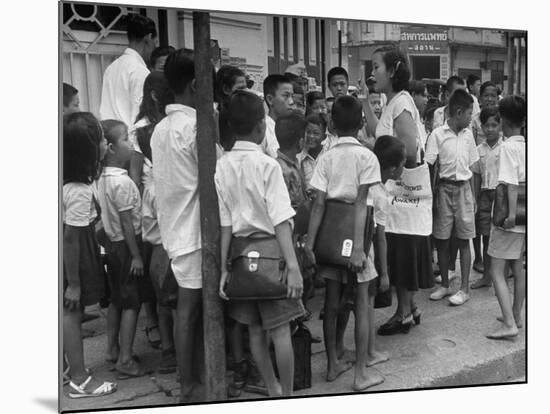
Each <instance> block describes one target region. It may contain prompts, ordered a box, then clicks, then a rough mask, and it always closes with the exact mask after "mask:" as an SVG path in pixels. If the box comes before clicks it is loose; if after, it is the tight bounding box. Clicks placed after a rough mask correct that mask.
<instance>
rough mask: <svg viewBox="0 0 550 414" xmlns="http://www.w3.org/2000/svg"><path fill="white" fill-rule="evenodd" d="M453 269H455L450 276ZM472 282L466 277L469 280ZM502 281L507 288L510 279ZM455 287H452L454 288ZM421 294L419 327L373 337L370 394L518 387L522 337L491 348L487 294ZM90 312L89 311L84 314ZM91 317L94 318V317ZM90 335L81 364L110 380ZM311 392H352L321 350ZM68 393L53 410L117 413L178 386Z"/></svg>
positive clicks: (146, 351) (316, 323)
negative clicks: (453, 300)
mask: <svg viewBox="0 0 550 414" xmlns="http://www.w3.org/2000/svg"><path fill="white" fill-rule="evenodd" d="M457 270H458V269H457ZM479 277H480V275H479V274H478V273H476V272H474V271H472V276H471V279H472V280H475V279H477V278H479ZM510 282H512V281H511V280H510ZM458 285H459V280H458V279H455V280H453V283H452V286H453V287H454V288H456V289H458ZM323 294H324V290H322V289H318V290H317V291H316V297H315V298H314V299H313V300H312V301H310V303H309V307H310V309H311V310H312V311H313V317H312V319H311V321H310V322H308V323H307V325H308V326H309V328H310V330H311V332H312V334H314V335H318V336H321V337H322V321H321V320H319V319H318V315H319V310H320V308H321V306H322V302H323V299H322V296H323ZM428 296H429V291H421V292H419V293H418V294H417V295H416V302H417V304H418V307H419V309H420V311H421V312H422V318H421V324H420V325H418V326H414V327H413V328H412V329H411V331H410V332H409V333H408V334H406V335H403V334H398V335H394V336H389V337H382V336H378V335H377V336H376V343H377V348H378V349H379V350H383V351H387V352H389V354H390V360H389V361H388V362H386V363H383V364H379V365H377V366H375V367H373V368H372V369H376V370H378V371H379V372H380V373H381V374H382V375H383V376H384V377H385V382H384V383H383V384H380V385H378V386H376V387H373V388H370V389H369V392H370V391H382V390H403V389H418V388H437V387H448V386H455V385H475V384H494V383H502V382H515V381H517V382H522V381H525V368H526V359H525V331H524V329H522V330H521V331H520V335H519V336H518V337H516V338H514V339H512V340H503V341H494V340H489V339H487V338H486V337H485V334H486V333H488V332H490V331H492V330H493V329H495V328H496V327H497V326H498V324H499V323H498V322H497V321H496V317H497V316H498V315H499V314H500V310H499V306H498V303H497V300H496V297H495V296H494V293H493V288H484V289H480V290H475V291H471V299H470V301H469V302H467V303H466V304H465V305H463V306H460V307H452V306H450V305H449V303H448V301H447V300H446V299H445V300H442V301H439V302H433V301H430V300H429V299H428ZM395 303H396V302H395V297H394V306H393V307H392V308H385V309H377V310H376V311H375V314H376V326H379V325H380V324H382V323H384V322H385V321H386V320H387V319H388V318H389V317H390V316H391V315H392V314H393V312H394V310H395ZM92 312H93V311H92ZM95 312H98V311H97V310H96V311H95ZM353 325H354V320H353V316H351V317H350V321H349V324H348V328H347V331H346V336H345V343H346V346H347V347H348V348H350V349H353V348H354V340H353ZM85 326H86V328H89V329H94V330H95V331H96V336H94V337H92V338H87V339H85V340H84V346H85V356H86V365H87V366H88V367H90V368H91V369H92V370H93V372H94V373H97V375H98V377H99V378H102V379H106V380H115V377H116V373H114V372H109V371H108V369H107V365H106V363H105V358H104V352H105V348H106V337H105V333H104V332H105V319H104V318H103V317H101V318H99V319H96V320H94V321H92V322H89V323H87V324H86V325H85ZM143 326H144V321H143V320H140V324H139V328H138V334H137V336H136V344H135V350H136V352H137V354H138V355H139V356H140V358H141V359H142V361H143V364H144V366H145V367H147V368H149V369H151V370H153V369H154V368H155V367H156V366H157V365H158V362H159V360H160V352H159V351H156V350H154V349H152V348H151V347H150V346H149V344H148V342H147V340H146V338H145V334H144V333H143V331H142V328H143ZM312 353H313V356H312V361H311V364H312V387H311V388H310V389H306V390H301V391H297V392H296V393H295V394H296V395H327V394H339V393H349V392H352V383H353V369H352V370H350V371H348V372H346V373H344V374H343V375H341V376H340V377H339V378H338V379H337V380H336V381H334V382H331V383H327V382H326V381H325V375H326V356H325V352H324V344H323V343H320V344H313V346H312ZM67 392H68V387H64V395H63V397H62V399H61V401H60V406H61V408H62V409H64V410H79V409H97V408H122V407H130V406H158V405H165V404H175V403H177V402H178V394H179V385H178V384H177V382H176V375H175V374H170V375H155V374H151V375H148V376H144V377H141V378H136V379H129V380H124V381H118V391H117V392H116V393H114V394H112V395H109V396H106V397H102V398H88V399H81V400H73V399H70V398H68V397H67ZM255 398H265V397H264V396H262V395H257V394H249V393H242V395H241V397H239V398H238V399H255Z"/></svg>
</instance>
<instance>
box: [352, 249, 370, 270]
mask: <svg viewBox="0 0 550 414" xmlns="http://www.w3.org/2000/svg"><path fill="white" fill-rule="evenodd" d="M348 266H349V268H350V270H351V271H352V272H355V273H359V272H362V271H363V270H364V269H365V267H367V255H366V254H365V252H364V250H358V249H355V248H354V249H353V251H352V252H351V257H350V259H349V264H348Z"/></svg>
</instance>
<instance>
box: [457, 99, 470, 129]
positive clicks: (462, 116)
mask: <svg viewBox="0 0 550 414" xmlns="http://www.w3.org/2000/svg"><path fill="white" fill-rule="evenodd" d="M473 110H474V107H473V105H470V106H469V107H468V108H467V109H462V108H460V109H459V110H458V111H457V113H456V119H457V126H458V128H460V129H464V128H466V127H468V126H469V125H470V122H472V111H473Z"/></svg>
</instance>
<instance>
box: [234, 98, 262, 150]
mask: <svg viewBox="0 0 550 414" xmlns="http://www.w3.org/2000/svg"><path fill="white" fill-rule="evenodd" d="M264 118H265V110H264V104H263V102H262V100H261V98H260V97H259V96H258V95H256V94H255V93H252V92H248V91H245V90H237V91H235V92H233V94H232V95H231V97H230V98H229V104H228V106H227V119H228V123H229V126H230V128H231V131H233V133H234V134H235V135H236V138H237V139H238V137H241V136H247V135H250V134H251V133H252V131H253V130H254V128H256V126H257V125H258V124H259V123H260V122H261V121H262V119H264Z"/></svg>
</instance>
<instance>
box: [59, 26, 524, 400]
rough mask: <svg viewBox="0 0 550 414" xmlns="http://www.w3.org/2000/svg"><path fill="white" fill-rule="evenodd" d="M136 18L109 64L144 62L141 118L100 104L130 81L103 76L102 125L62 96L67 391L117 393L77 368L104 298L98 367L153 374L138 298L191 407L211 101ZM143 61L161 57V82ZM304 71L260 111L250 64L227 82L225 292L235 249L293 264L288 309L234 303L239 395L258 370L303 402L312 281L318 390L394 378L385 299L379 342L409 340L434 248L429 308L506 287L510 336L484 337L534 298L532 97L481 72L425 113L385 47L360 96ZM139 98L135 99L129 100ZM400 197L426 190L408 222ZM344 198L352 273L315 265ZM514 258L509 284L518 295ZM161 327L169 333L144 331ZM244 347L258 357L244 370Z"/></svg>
mask: <svg viewBox="0 0 550 414" xmlns="http://www.w3.org/2000/svg"><path fill="white" fill-rule="evenodd" d="M136 19H137V21H133V23H132V24H133V25H134V26H136V27H137V29H136V28H135V27H134V29H133V30H134V32H133V34H132V35H131V36H130V35H129V40H130V43H131V45H133V46H134V48H135V50H131V51H130V52H126V53H125V54H124V55H123V57H122V58H121V60H117V61H115V63H114V64H113V65H112V67H109V68H108V69H107V71H109V72H114V71H119V72H120V71H122V70H123V68H122V65H124V62H125V61H128V62H129V63H127V64H129V65H133V66H134V67H139V70H137V73H141V75H140V76H142V79H141V83H140V85H141V86H140V87H141V88H142V91H141V94H140V95H141V98H140V99H139V101H140V105H139V107H137V108H136V107H134V106H128V105H127V106H126V107H125V109H126V111H125V112H120V113H119V115H120V116H115V115H116V113H118V112H116V111H114V110H111V111H109V110H108V107H115V106H116V105H115V103H114V102H118V101H121V99H122V98H121V97H120V96H117V95H116V91H117V89H120V88H121V85H120V84H115V85H111V86H112V90H111V91H107V89H109V85H104V93H106V96H107V99H108V100H110V101H112V102H111V103H108V102H107V103H105V104H104V105H102V110H101V113H102V120H101V122H100V121H98V120H97V119H96V118H95V117H94V116H93V115H92V114H91V113H87V112H80V111H79V102H78V91H77V90H76V89H75V88H73V87H72V86H70V85H67V84H64V85H63V112H64V118H63V223H64V232H63V252H64V255H63V256H64V261H63V264H64V267H63V269H64V272H63V281H64V285H63V286H64V292H63V331H64V335H63V352H64V356H65V358H64V361H65V364H64V366H65V368H66V370H65V374H66V380H67V382H68V384H69V396H70V397H72V398H83V397H98V396H103V395H106V394H109V393H112V392H114V391H116V389H117V384H115V383H112V382H107V381H101V380H99V379H98V378H96V377H95V375H92V374H91V373H90V372H89V370H87V369H86V367H85V366H84V356H83V355H84V347H83V341H82V331H81V329H82V328H81V323H82V313H83V310H84V307H85V306H88V305H92V304H95V303H98V302H99V301H100V300H101V299H106V300H107V301H108V311H107V327H106V331H107V344H106V360H107V362H108V363H110V364H112V367H113V369H114V370H116V371H117V373H118V379H119V380H123V379H126V378H132V377H139V376H142V375H144V374H145V369H144V367H143V365H142V363H141V362H140V358H139V356H137V355H135V354H134V351H133V344H134V339H135V336H136V327H137V322H138V315H139V311H140V309H141V307H142V306H144V307H145V310H146V313H147V320H148V328H147V334H148V337H149V340H150V342H151V344H152V345H156V347H158V348H160V349H161V362H160V365H159V367H157V370H158V372H160V373H174V372H175V371H176V370H177V371H178V375H179V381H180V384H181V387H180V391H181V394H180V399H181V401H183V402H185V401H190V400H192V399H193V398H194V397H195V396H194V394H195V391H196V388H197V385H198V383H199V382H201V378H200V377H201V374H200V364H201V356H202V353H203V349H202V347H203V344H202V336H201V335H202V334H201V329H202V328H201V309H202V296H201V288H202V277H203V275H202V253H201V232H200V202H199V196H198V188H199V180H198V156H197V140H196V129H197V113H196V110H195V101H196V97H197V94H199V93H201V92H200V91H198V90H197V89H196V85H195V66H194V61H193V57H192V54H190V53H189V51H187V50H173V49H171V48H165V49H157V50H154V51H153V45H154V44H155V42H154V39H155V37H156V32H155V31H154V26H153V27H151V24H150V22H147V21H144V22H143V21H140V20H139V19H140V18H136ZM140 22H141V23H140ZM140 24H141V26H140ZM138 55H139V56H138ZM144 56H145V57H147V59H145V58H144ZM140 59H142V60H148V61H150V69H151V71H149V69H147V68H144V67H142V65H141V63H140ZM296 70H297V69H296V68H294V67H291V68H289V70H288V74H285V75H280V74H271V75H269V76H267V77H266V79H265V80H264V83H263V98H264V99H263V100H262V99H261V97H260V96H259V94H258V93H256V92H252V91H250V90H248V89H247V81H246V76H245V73H244V72H242V71H241V70H240V69H238V68H235V67H230V66H224V67H222V68H220V69H219V70H218V71H217V74H216V77H215V88H214V89H215V91H216V93H215V95H216V96H215V101H216V103H217V104H216V110H215V114H216V128H217V132H218V134H217V135H218V136H217V146H216V152H217V158H218V161H217V166H216V173H215V177H214V181H215V186H216V191H217V196H218V204H219V215H220V225H221V257H220V260H219V263H220V265H221V268H220V271H221V280H220V287H219V295H220V297H221V298H222V299H225V300H227V299H228V296H227V295H226V290H225V289H226V284H227V282H228V280H229V279H230V274H231V267H230V266H229V265H230V263H231V260H232V259H233V255H234V249H235V246H236V245H243V246H245V245H248V244H254V243H258V242H259V240H261V241H262V243H268V244H269V243H271V244H270V245H271V246H275V247H274V248H275V249H276V250H278V251H279V252H280V255H281V258H283V259H284V263H285V267H284V277H283V280H284V283H285V285H286V290H287V293H286V298H279V299H265V300H262V299H258V300H243V301H236V300H228V301H227V303H226V306H225V313H226V316H227V317H226V326H227V334H228V335H227V337H228V344H229V346H228V358H229V359H231V360H232V362H233V363H232V364H231V365H230V367H231V368H232V370H233V371H234V384H233V385H235V386H236V387H237V388H239V387H242V386H243V385H244V384H245V383H246V382H247V381H249V380H251V379H250V378H251V366H252V365H253V366H254V368H255V369H256V370H257V371H258V372H259V377H260V380H259V381H258V383H259V384H263V386H264V387H265V389H266V392H267V393H268V395H270V396H289V395H291V394H292V391H293V389H294V384H293V380H294V362H295V361H294V353H293V345H292V331H291V324H293V323H295V322H296V321H297V320H298V321H301V322H303V321H307V320H308V319H309V318H310V317H311V311H310V310H309V309H308V308H307V301H308V299H309V298H310V297H311V295H312V293H313V286H314V285H315V284H317V283H319V282H320V281H323V284H321V285H324V286H325V297H324V307H323V315H322V317H323V339H322V340H323V342H324V344H325V348H326V356H327V370H326V380H327V381H335V380H336V379H337V378H338V377H339V376H340V375H341V374H342V373H344V372H346V371H347V370H349V369H351V368H352V367H353V366H355V374H354V382H353V384H352V386H353V389H354V390H356V391H362V390H365V389H367V388H369V387H372V386H375V385H377V384H380V383H381V382H383V381H384V378H383V377H382V376H381V375H380V374H379V373H378V372H377V371H375V370H371V369H370V367H371V366H372V365H375V364H378V363H383V362H385V361H387V360H388V359H389V358H390V355H388V353H387V352H381V351H379V350H377V349H376V346H375V336H376V329H375V326H374V298H375V296H376V295H377V293H380V292H387V291H388V290H389V289H390V285H392V286H394V287H395V288H396V291H397V302H398V305H397V309H396V312H395V315H394V316H392V318H390V320H388V321H387V322H386V323H385V324H383V325H382V326H380V327H379V329H378V334H380V335H391V334H394V333H399V332H401V333H406V332H409V330H410V329H411V327H412V326H414V325H415V324H419V323H420V311H419V310H418V307H417V306H416V304H415V302H414V292H415V291H417V290H418V289H426V288H431V287H433V286H434V283H435V281H434V273H433V270H432V248H431V241H434V242H435V247H436V250H437V261H438V265H439V269H440V273H441V280H440V282H441V286H440V287H438V288H436V289H435V290H434V291H433V292H431V294H430V299H432V300H441V299H443V298H444V297H446V296H450V297H449V301H450V303H451V304H453V305H455V306H459V305H463V304H464V303H465V302H466V301H468V300H469V299H470V298H471V296H470V289H479V288H484V287H489V286H491V285H494V289H495V293H496V296H497V298H498V302H499V304H500V307H501V310H502V318H499V320H500V321H501V322H502V325H501V327H500V328H499V329H497V330H496V331H495V332H491V333H489V334H488V335H487V337H489V338H493V339H502V338H510V337H514V336H516V335H517V334H518V330H519V329H520V328H521V327H522V317H521V312H522V306H523V302H524V298H525V275H524V268H523V266H524V264H523V255H524V251H525V226H524V225H523V224H522V225H519V224H517V223H518V221H520V220H519V216H520V215H521V214H522V213H521V212H520V210H521V207H520V202H519V201H518V200H519V198H518V193H520V192H521V190H522V187H523V186H524V185H525V137H524V134H523V133H522V131H524V128H525V122H526V106H525V101H524V99H523V98H521V97H519V96H508V97H505V98H503V99H502V100H501V101H498V98H497V96H496V86H495V85H494V84H493V83H491V82H485V83H483V84H481V85H479V83H480V82H479V79H474V78H470V79H468V82H467V86H468V87H469V88H470V90H466V82H464V80H463V79H461V78H459V77H458V76H452V77H451V78H449V80H448V81H447V98H446V101H447V102H446V105H444V106H443V105H441V106H439V107H437V106H433V105H431V106H430V105H429V104H428V105H427V91H426V87H425V85H424V84H423V83H422V82H419V81H411V80H410V70H409V67H408V60H407V57H406V55H404V54H403V52H401V51H400V50H398V49H397V48H395V47H385V48H380V49H377V50H376V52H375V53H374V55H373V72H372V77H371V78H370V79H369V80H368V81H366V82H364V81H363V82H362V84H361V85H359V86H360V90H361V94H360V96H359V97H355V96H352V95H350V94H349V93H348V87H349V82H350V80H349V77H348V73H347V71H346V70H345V69H344V68H341V67H336V68H332V69H331V70H330V71H329V72H328V74H327V82H328V87H329V90H330V92H331V93H332V97H328V98H327V97H325V95H324V94H323V93H321V92H318V91H312V92H308V93H304V89H303V86H304V85H303V83H302V82H301V80H302V79H303V77H302V76H299V75H297V74H296ZM134 72H136V71H134ZM300 74H301V72H300ZM106 75H107V73H106ZM143 75H144V76H143ZM109 76H113V75H109ZM132 76H137V75H135V73H133V75H132ZM138 83H139V82H138ZM131 93H132V97H131V102H133V101H134V100H135V96H134V95H135V94H136V93H135V91H132V92H131ZM477 94H479V97H477V96H472V95H477ZM478 99H479V110H477V111H476V108H475V104H477V102H478ZM297 102H300V105H298V104H297ZM107 113H108V114H109V115H108V116H107V115H105V114H107ZM428 165H429V166H430V168H428ZM430 174H431V175H432V176H431V177H430ZM426 183H427V184H426ZM499 185H505V186H506V189H505V190H504V194H505V198H506V201H507V206H508V212H507V215H506V217H505V219H504V222H503V223H502V224H499V225H496V224H494V217H493V209H494V204H495V199H496V197H495V192H496V189H497V186H499ZM403 187H407V188H416V187H418V188H424V192H423V193H421V194H420V196H419V197H421V198H422V199H423V200H424V201H425V202H424V203H423V204H422V206H421V208H420V209H418V210H417V211H415V212H414V213H413V212H411V210H410V206H407V204H408V203H407V202H406V200H405V201H403V202H402V203H401V204H403V205H401V206H400V205H399V203H396V202H392V200H393V201H395V200H396V199H397V198H399V197H402V198H405V199H406V197H407V195H406V194H405V195H403V194H402V193H398V191H403V190H402V188H403ZM411 191H412V190H411ZM432 198H433V200H434V201H433V205H432ZM334 200H339V201H341V202H344V203H347V204H349V205H351V206H352V210H351V211H352V212H353V213H350V214H353V215H354V223H355V224H354V228H353V234H354V237H353V245H352V246H353V247H352V248H351V249H350V252H349V265H348V267H347V268H344V267H339V266H336V265H334V266H333V265H327V264H326V263H322V264H321V263H319V264H318V263H317V261H318V260H317V259H318V257H316V253H315V243H316V238H317V235H318V234H319V231H320V228H321V226H322V225H326V223H323V217H324V213H325V210H326V209H327V208H328V206H329V202H332V201H334ZM368 206H373V208H374V224H375V226H376V229H375V231H374V235H373V237H372V241H373V243H372V247H370V246H367V245H365V243H364V234H365V231H366V228H367V226H368V225H369V223H368V222H367V220H366V217H367V208H368ZM304 211H305V212H306V213H305V215H306V219H305V225H304V223H303V221H304V218H303V216H304V213H303V212H304ZM426 217H427V219H426ZM432 218H433V220H432ZM522 223H523V222H522ZM432 224H433V225H432ZM476 239H477V240H476ZM470 240H476V241H475V242H474V250H475V259H476V260H475V264H474V268H475V269H476V270H477V269H480V270H481V273H482V274H483V277H482V278H481V279H479V280H477V281H476V282H474V283H473V284H472V285H470V283H469V276H470V269H471V265H472V263H471V254H470ZM100 244H101V247H102V248H103V249H104V252H105V254H104V256H105V257H104V260H103V259H102V257H101V254H100ZM369 244H370V243H369ZM481 245H482V246H483V248H482V249H481ZM369 247H370V248H369ZM457 252H458V254H459V255H460V267H461V287H460V290H458V291H457V292H453V291H452V290H451V289H450V285H449V280H450V278H451V276H452V275H451V273H450V272H451V271H450V269H451V270H452V269H453V267H454V262H455V261H456V257H457ZM104 265H105V266H104ZM507 265H510V266H511V269H512V272H513V276H514V282H515V283H514V294H513V298H514V299H513V303H512V302H511V301H510V294H509V292H508V287H507V284H506V277H507V276H508V267H507ZM105 269H106V277H104V271H105ZM321 285H319V286H321ZM350 311H353V312H354V315H355V353H351V352H350V351H348V350H346V348H345V347H344V341H343V337H344V332H345V330H346V327H347V323H348V319H349V313H350ZM245 327H246V328H247V330H245ZM153 329H156V330H157V331H158V338H157V339H152V337H151V335H152V334H151V331H152V330H153ZM246 331H247V332H246ZM247 333H248V341H246V340H245V339H246V338H247V335H246V334H247ZM318 340H319V341H320V340H321V339H320V338H319V339H318ZM271 345H272V346H273V348H274V350H275V358H274V362H275V367H274V365H273V363H272V357H271V356H270V346H271ZM247 350H249V351H250V354H251V356H252V361H250V363H248V362H245V361H246V360H247ZM275 368H276V370H275ZM275 372H277V373H278V377H277V376H276V374H275Z"/></svg>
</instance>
